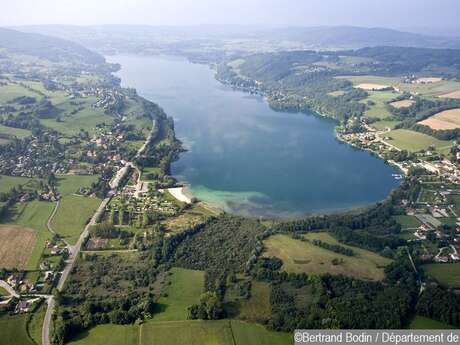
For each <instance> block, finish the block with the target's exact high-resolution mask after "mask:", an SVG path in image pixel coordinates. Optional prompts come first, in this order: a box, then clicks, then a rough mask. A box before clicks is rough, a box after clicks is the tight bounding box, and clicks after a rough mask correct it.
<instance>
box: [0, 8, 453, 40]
mask: <svg viewBox="0 0 460 345" xmlns="http://www.w3.org/2000/svg"><path fill="white" fill-rule="evenodd" d="M0 2H1V12H0V26H8V25H25V24H82V25H87V24H149V25H195V24H243V25H247V24H256V25H260V24H262V25H267V24H268V25H283V26H285V25H301V26H311V25H341V24H346V25H357V26H381V27H382V26H383V27H398V28H404V27H407V28H410V27H437V28H440V27H444V26H447V27H451V28H452V27H455V26H458V25H459V24H457V22H458V18H459V15H460V0H176V1H175V0H0ZM459 35H460V34H459Z"/></svg>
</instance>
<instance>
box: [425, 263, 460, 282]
mask: <svg viewBox="0 0 460 345" xmlns="http://www.w3.org/2000/svg"><path fill="white" fill-rule="evenodd" d="M423 269H424V270H425V272H426V274H427V275H429V276H431V277H433V278H434V279H436V280H437V281H438V282H439V283H440V284H442V285H445V286H448V287H452V288H458V287H460V263H459V262H457V263H451V264H428V265H424V266H423Z"/></svg>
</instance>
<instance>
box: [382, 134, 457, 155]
mask: <svg viewBox="0 0 460 345" xmlns="http://www.w3.org/2000/svg"><path fill="white" fill-rule="evenodd" d="M385 137H389V138H391V139H390V140H386V141H387V142H388V143H389V144H391V145H394V146H396V147H398V148H399V149H401V150H407V151H410V152H418V151H421V150H427V149H428V148H429V147H430V146H434V147H435V150H436V151H437V152H439V153H447V152H449V150H450V148H451V147H452V145H453V142H452V141H448V140H439V139H436V138H434V137H432V136H429V135H426V134H423V133H418V132H414V131H411V130H407V129H396V130H393V131H390V132H387V133H385Z"/></svg>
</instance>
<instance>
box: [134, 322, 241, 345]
mask: <svg viewBox="0 0 460 345" xmlns="http://www.w3.org/2000/svg"><path fill="white" fill-rule="evenodd" d="M140 340H141V341H140V342H139V343H140V345H156V344H158V345H177V344H187V345H232V344H234V343H233V337H232V328H231V326H230V322H229V321H227V320H222V321H199V320H187V321H175V322H151V323H145V324H143V325H142V326H141V331H140Z"/></svg>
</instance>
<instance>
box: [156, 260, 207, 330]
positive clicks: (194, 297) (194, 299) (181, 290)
mask: <svg viewBox="0 0 460 345" xmlns="http://www.w3.org/2000/svg"><path fill="white" fill-rule="evenodd" d="M170 272H171V275H170V276H169V277H167V278H166V282H165V284H164V289H163V291H162V296H161V297H160V299H159V300H158V305H157V310H156V312H155V321H177V320H187V316H188V311H187V308H188V307H189V306H191V305H192V304H195V303H198V302H199V301H200V296H201V294H202V293H203V291H204V272H202V271H193V270H188V269H183V268H172V269H171V271H170Z"/></svg>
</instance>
